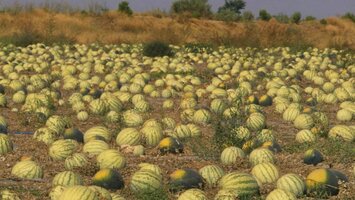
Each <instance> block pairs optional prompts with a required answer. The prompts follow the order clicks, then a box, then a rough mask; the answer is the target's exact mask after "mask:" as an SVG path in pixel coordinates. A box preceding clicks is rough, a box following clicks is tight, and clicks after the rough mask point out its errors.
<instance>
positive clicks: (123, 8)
mask: <svg viewBox="0 0 355 200" xmlns="http://www.w3.org/2000/svg"><path fill="white" fill-rule="evenodd" d="M118 12H121V13H124V14H127V15H129V16H131V15H132V14H133V11H132V9H131V7H129V3H128V2H127V1H122V2H121V3H119V4H118Z"/></svg>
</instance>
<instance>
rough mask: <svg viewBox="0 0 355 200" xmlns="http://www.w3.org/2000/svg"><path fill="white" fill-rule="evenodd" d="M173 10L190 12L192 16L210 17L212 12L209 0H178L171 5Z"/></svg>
mask: <svg viewBox="0 0 355 200" xmlns="http://www.w3.org/2000/svg"><path fill="white" fill-rule="evenodd" d="M171 11H172V12H173V13H176V14H186V13H188V14H190V15H191V17H195V18H200V17H209V16H211V14H212V11H211V5H210V4H208V0H177V1H175V2H174V3H173V4H172V6H171Z"/></svg>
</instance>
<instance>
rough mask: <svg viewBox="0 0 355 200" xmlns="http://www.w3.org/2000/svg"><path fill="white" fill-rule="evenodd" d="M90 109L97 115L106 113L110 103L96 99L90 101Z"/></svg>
mask: <svg viewBox="0 0 355 200" xmlns="http://www.w3.org/2000/svg"><path fill="white" fill-rule="evenodd" d="M89 109H90V111H91V112H92V113H93V114H95V115H104V114H105V113H106V112H107V111H108V105H107V104H106V102H105V101H103V100H101V99H94V100H92V101H91V102H90V104H89Z"/></svg>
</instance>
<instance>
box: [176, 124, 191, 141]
mask: <svg viewBox="0 0 355 200" xmlns="http://www.w3.org/2000/svg"><path fill="white" fill-rule="evenodd" d="M174 134H175V135H176V137H178V138H188V137H191V129H190V128H189V127H188V126H187V125H183V124H181V125H178V126H176V127H175V129H174Z"/></svg>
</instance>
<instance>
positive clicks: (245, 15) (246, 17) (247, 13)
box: [242, 11, 254, 21]
mask: <svg viewBox="0 0 355 200" xmlns="http://www.w3.org/2000/svg"><path fill="white" fill-rule="evenodd" d="M242 18H243V20H244V21H252V20H254V15H253V13H252V12H251V11H245V12H243V16H242Z"/></svg>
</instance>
